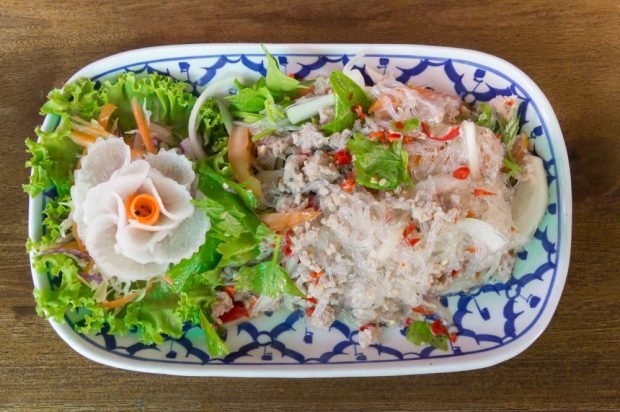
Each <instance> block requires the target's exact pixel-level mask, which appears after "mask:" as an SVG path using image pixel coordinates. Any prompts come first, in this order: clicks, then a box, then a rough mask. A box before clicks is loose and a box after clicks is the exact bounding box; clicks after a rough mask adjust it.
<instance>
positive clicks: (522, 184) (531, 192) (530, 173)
mask: <svg viewBox="0 0 620 412" xmlns="http://www.w3.org/2000/svg"><path fill="white" fill-rule="evenodd" d="M523 166H524V170H523V178H522V179H521V180H520V181H519V185H518V186H517V189H516V191H515V197H514V200H513V202H512V218H513V219H514V222H515V226H516V227H517V230H518V231H519V232H520V233H521V234H522V235H523V236H525V237H526V238H527V239H529V238H530V237H531V236H532V235H533V234H534V232H535V231H536V228H537V227H538V224H539V223H540V221H541V219H542V218H543V216H544V215H545V210H546V209H547V203H548V189H547V174H546V173H545V167H544V165H543V161H542V159H541V158H540V157H537V156H532V155H527V156H526V157H525V158H524V159H523Z"/></svg>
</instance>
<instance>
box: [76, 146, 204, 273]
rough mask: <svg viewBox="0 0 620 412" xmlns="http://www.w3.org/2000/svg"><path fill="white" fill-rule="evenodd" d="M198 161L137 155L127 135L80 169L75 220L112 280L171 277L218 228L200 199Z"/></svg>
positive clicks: (93, 151)
mask: <svg viewBox="0 0 620 412" xmlns="http://www.w3.org/2000/svg"><path fill="white" fill-rule="evenodd" d="M195 178H196V175H195V173H194V171H193V170H192V164H191V162H190V161H189V160H188V159H187V158H186V157H184V156H182V155H179V154H177V153H176V152H175V151H174V150H169V151H166V150H160V151H159V153H158V154H148V155H147V156H146V158H145V159H139V160H134V161H132V160H131V153H130V149H129V146H127V145H126V144H125V143H124V142H123V140H122V139H115V138H110V139H98V140H97V142H96V143H94V144H93V145H91V146H89V148H88V154H87V155H86V156H84V157H83V158H82V159H81V168H80V169H78V170H76V171H75V184H74V186H73V187H72V188H71V198H72V215H71V217H72V219H73V220H74V221H75V222H76V224H77V229H78V235H79V237H80V238H81V239H82V240H83V242H84V245H85V246H86V249H87V250H88V253H89V254H90V256H91V257H92V258H93V260H94V262H95V264H96V266H97V268H98V269H99V271H100V272H101V274H102V275H103V276H105V277H112V276H116V278H117V279H119V280H122V281H135V280H148V279H150V278H153V277H155V276H161V275H164V274H165V272H166V270H167V269H168V267H169V266H170V264H176V263H178V262H179V261H181V260H182V259H186V258H189V257H190V256H191V255H192V254H193V253H195V252H196V251H197V250H198V248H199V247H200V245H201V244H202V243H203V242H204V239H205V234H206V232H207V231H208V230H209V228H210V226H211V222H210V221H209V218H208V217H207V216H206V215H205V213H204V212H203V211H200V210H197V209H195V208H194V205H193V204H192V202H191V201H192V184H193V182H194V180H195Z"/></svg>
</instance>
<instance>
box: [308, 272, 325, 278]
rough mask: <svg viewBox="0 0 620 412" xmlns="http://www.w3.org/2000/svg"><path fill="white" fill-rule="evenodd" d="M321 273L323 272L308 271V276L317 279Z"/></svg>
mask: <svg viewBox="0 0 620 412" xmlns="http://www.w3.org/2000/svg"><path fill="white" fill-rule="evenodd" d="M323 275H324V273H323V272H310V277H311V278H312V279H319V278H320V277H321V276H323Z"/></svg>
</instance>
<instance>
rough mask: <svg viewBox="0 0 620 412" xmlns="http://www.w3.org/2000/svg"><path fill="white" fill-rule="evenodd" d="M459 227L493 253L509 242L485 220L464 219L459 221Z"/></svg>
mask: <svg viewBox="0 0 620 412" xmlns="http://www.w3.org/2000/svg"><path fill="white" fill-rule="evenodd" d="M458 227H459V229H461V230H463V231H464V232H466V233H467V234H469V235H470V236H471V237H472V238H474V239H475V240H476V241H478V242H480V243H482V244H483V245H485V246H486V247H487V249H488V250H489V252H491V253H495V252H497V251H499V250H501V249H502V248H503V247H504V246H506V243H507V242H508V241H507V239H506V238H505V237H504V236H502V234H501V233H499V232H498V231H497V230H496V229H495V228H494V227H493V226H491V225H490V224H488V223H487V222H485V221H484V220H480V219H471V218H467V219H463V220H462V221H460V222H459V223H458Z"/></svg>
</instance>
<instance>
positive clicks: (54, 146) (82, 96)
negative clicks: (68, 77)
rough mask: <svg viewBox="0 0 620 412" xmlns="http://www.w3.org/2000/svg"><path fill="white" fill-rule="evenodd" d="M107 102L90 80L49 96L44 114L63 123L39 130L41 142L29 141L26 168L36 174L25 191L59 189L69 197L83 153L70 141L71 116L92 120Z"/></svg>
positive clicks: (83, 80) (70, 85) (55, 90)
mask: <svg viewBox="0 0 620 412" xmlns="http://www.w3.org/2000/svg"><path fill="white" fill-rule="evenodd" d="M106 102H107V97H106V96H105V94H103V93H101V91H99V90H96V89H95V83H94V82H92V81H90V80H88V79H80V80H77V81H75V82H74V83H70V84H67V85H65V86H64V87H63V88H62V89H54V90H52V91H51V92H50V93H49V94H48V96H47V102H46V103H45V104H44V105H43V107H41V112H40V113H41V114H42V115H55V116H57V118H58V120H59V122H58V126H56V128H55V130H53V131H51V132H44V131H43V130H42V129H41V128H40V127H38V128H37V129H35V133H36V135H37V137H38V140H37V141H33V140H30V139H26V151H27V152H28V153H29V154H30V155H31V157H30V160H28V161H27V162H26V167H29V168H31V169H32V174H31V176H30V183H29V184H27V185H24V190H25V191H26V192H27V193H28V194H30V196H36V195H38V194H39V193H41V192H43V191H44V190H46V189H47V188H49V187H55V188H56V191H57V192H58V194H59V195H63V194H67V193H69V189H70V187H71V185H72V184H73V170H74V169H75V166H76V164H77V161H78V159H79V155H80V154H81V152H82V150H83V148H82V147H81V146H79V145H77V144H75V143H73V141H72V140H71V139H70V138H69V133H71V127H72V125H73V124H72V122H71V116H80V117H82V118H84V119H86V120H89V119H92V118H94V117H96V116H97V115H98V114H99V111H100V110H101V107H103V105H104V104H105V103H106Z"/></svg>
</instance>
